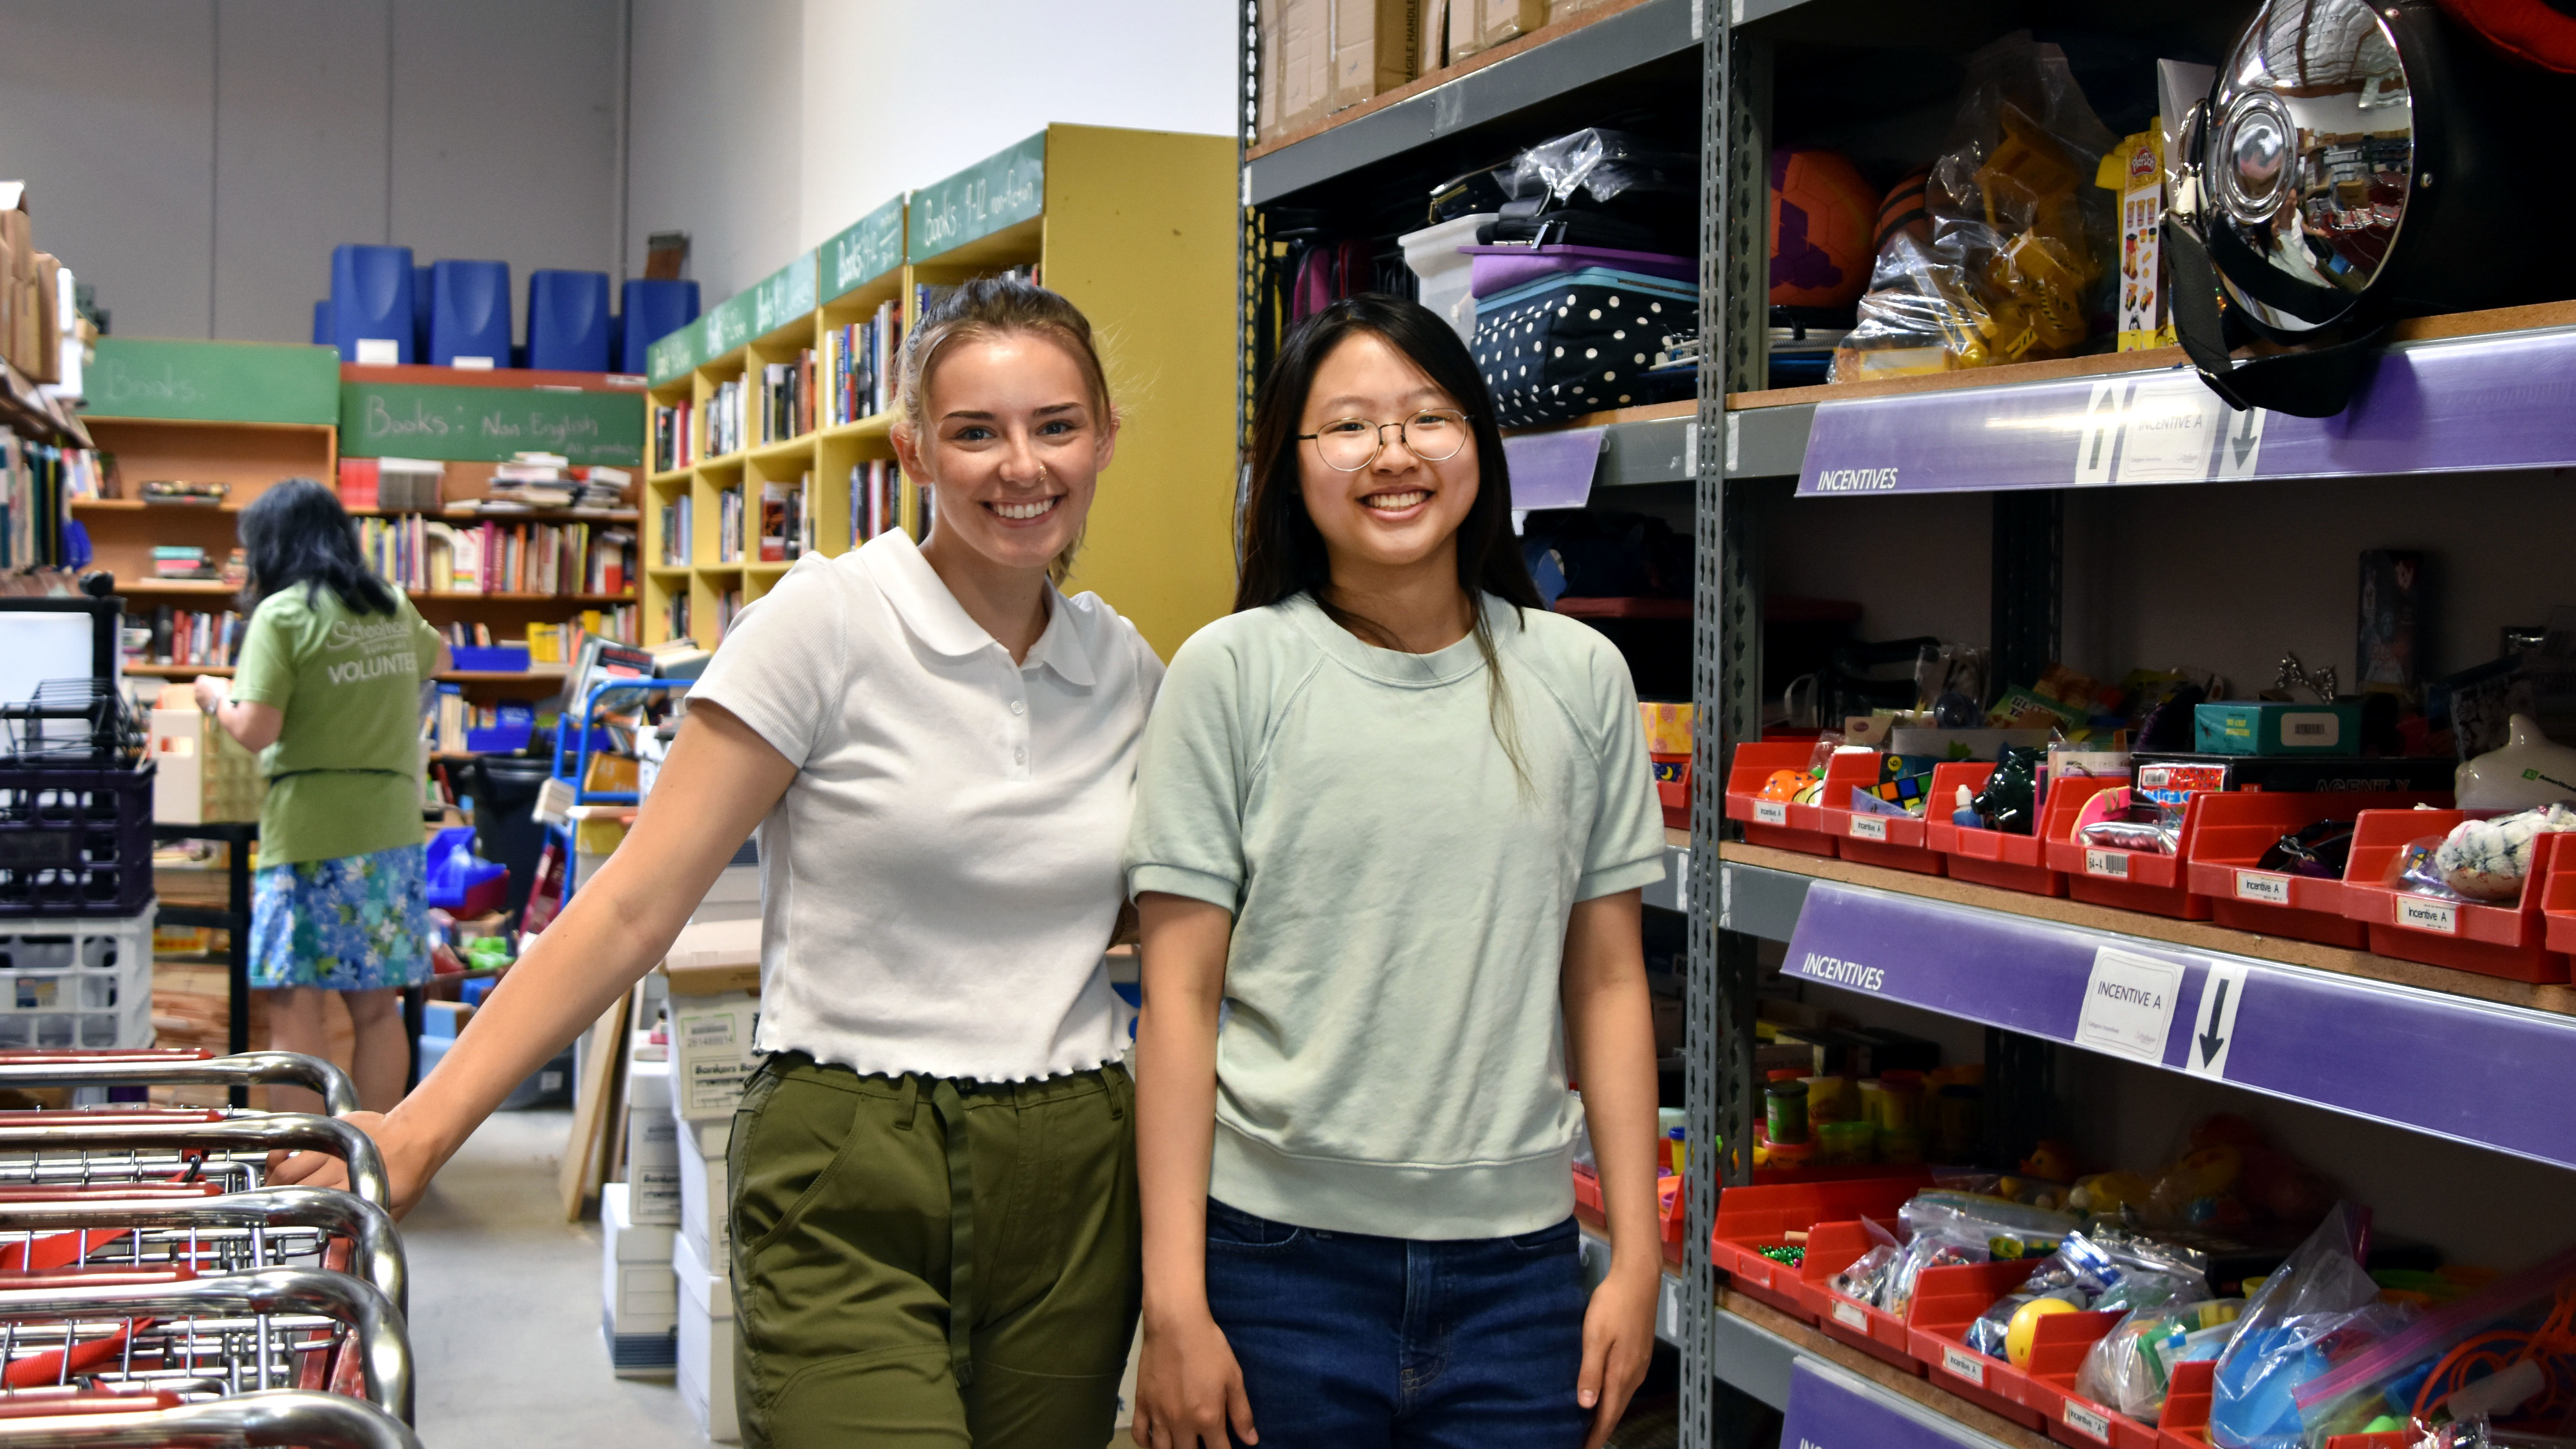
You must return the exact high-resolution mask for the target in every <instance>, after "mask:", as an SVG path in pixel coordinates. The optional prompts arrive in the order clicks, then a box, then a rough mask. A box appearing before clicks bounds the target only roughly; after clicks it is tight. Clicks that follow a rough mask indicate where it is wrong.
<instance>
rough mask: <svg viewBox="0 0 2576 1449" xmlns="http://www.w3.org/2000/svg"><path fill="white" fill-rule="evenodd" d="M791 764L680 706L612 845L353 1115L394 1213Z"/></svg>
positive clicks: (542, 1055)
mask: <svg viewBox="0 0 2576 1449" xmlns="http://www.w3.org/2000/svg"><path fill="white" fill-rule="evenodd" d="M796 769H797V767H796V765H795V764H794V763H793V762H791V761H789V760H788V758H787V757H786V756H784V755H782V754H780V753H778V751H777V750H775V749H773V748H771V747H770V745H769V743H768V742H767V741H766V740H763V739H762V738H761V737H760V736H759V735H758V734H757V733H755V732H754V731H753V730H752V728H751V727H750V726H749V725H746V724H744V723H743V722H742V721H741V720H740V719H738V718H737V717H735V716H734V715H733V714H731V713H729V712H728V711H726V710H724V709H723V708H721V707H719V706H717V705H715V704H714V703H712V702H699V703H695V704H693V705H691V707H690V709H689V713H688V716H687V718H686V720H685V721H684V722H683V723H682V724H681V726H680V734H679V738H678V739H677V740H675V741H673V742H672V745H671V754H670V758H669V760H668V761H667V762H666V763H664V765H663V766H662V771H661V775H660V777H659V779H658V780H657V781H656V783H655V784H654V786H653V793H652V794H651V795H650V796H648V797H647V798H646V801H645V804H644V809H643V812H642V813H641V814H640V815H639V816H638V817H637V819H636V821H635V828H634V829H633V830H632V831H630V832H628V834H627V837H626V840H625V842H624V843H623V844H621V845H619V846H618V848H617V853H616V854H614V855H612V856H610V857H609V858H608V863H607V864H606V865H605V866H602V867H601V868H600V871H599V874H598V875H597V876H596V877H595V878H593V879H592V880H590V881H588V882H586V883H585V884H584V885H583V886H582V888H581V891H580V893H579V894H577V895H575V896H574V897H573V899H572V904H571V905H569V906H567V907H565V909H564V913H563V914H562V915H560V916H558V917H556V918H555V920H554V921H553V922H552V923H551V924H549V925H548V926H547V927H546V929H545V931H544V933H543V934H541V935H538V936H536V937H534V938H532V939H531V940H530V942H529V944H528V948H527V953H526V954H525V955H524V956H522V957H521V958H520V959H519V963H518V965H516V966H514V967H512V968H511V970H510V974H509V975H508V976H506V977H504V978H503V979H502V982H501V985H500V987H499V988H498V989H497V990H495V991H494V992H493V993H492V996H491V999H490V1000H489V1001H488V1002H486V1003H485V1004H484V1007H483V1009H482V1010H480V1011H478V1012H476V1013H475V1014H474V1024H473V1026H472V1028H471V1029H470V1030H468V1031H467V1032H466V1033H465V1034H464V1035H462V1036H460V1037H458V1038H457V1039H456V1045H455V1046H454V1047H452V1048H450V1049H449V1050H448V1053H447V1058H446V1060H445V1061H442V1062H441V1063H439V1067H438V1070H437V1071H435V1072H432V1073H431V1074H430V1076H429V1080H427V1081H425V1082H423V1083H421V1084H420V1087H419V1089H418V1090H417V1091H415V1092H413V1093H412V1094H411V1095H410V1096H409V1097H407V1098H405V1099H404V1100H403V1103H402V1105H401V1106H398V1107H396V1108H395V1109H394V1110H393V1111H391V1112H389V1113H386V1114H385V1115H384V1116H383V1117H382V1118H376V1117H373V1116H371V1115H370V1114H367V1113H359V1114H356V1116H355V1118H354V1119H353V1120H356V1121H357V1122H358V1123H359V1125H361V1126H363V1127H365V1128H366V1129H367V1131H368V1132H369V1133H370V1134H371V1135H373V1136H374V1138H375V1139H376V1145H377V1146H378V1147H379V1148H380V1149H382V1150H383V1152H384V1157H385V1167H386V1169H387V1170H388V1171H389V1172H390V1173H391V1174H392V1177H393V1184H394V1207H395V1211H396V1212H398V1213H399V1212H406V1211H409V1210H410V1208H411V1206H412V1204H414V1203H416V1202H418V1201H419V1200H420V1194H421V1192H422V1190H423V1189H424V1188H426V1187H427V1186H428V1185H429V1180H430V1178H431V1177H432V1176H434V1175H435V1174H436V1173H437V1172H438V1169H439V1168H440V1167H441V1166H443V1165H444V1164H445V1163H446V1161H447V1159H448V1158H449V1157H450V1156H452V1155H454V1153H455V1152H456V1149H457V1148H459V1147H461V1146H463V1145H464V1142H465V1139H466V1138H467V1137H469V1136H471V1135H472V1134H473V1131H474V1129H475V1128H476V1127H478V1126H480V1125H481V1124H482V1121H483V1119H484V1118H485V1117H488V1116H490V1115H491V1114H492V1110H493V1109H494V1108H496V1107H498V1106H499V1105H500V1104H501V1101H502V1099H503V1098H505V1097H507V1096H509V1095H510V1092H511V1089H512V1088H514V1087H516V1086H517V1085H518V1084H519V1083H521V1082H523V1081H525V1080H527V1077H528V1074H529V1073H530V1072H533V1071H535V1070H536V1069H537V1068H539V1067H541V1066H543V1065H544V1064H545V1063H546V1061H547V1060H548V1059H549V1058H551V1057H552V1056H553V1055H554V1054H555V1053H556V1052H558V1051H561V1050H563V1046H564V1043H566V1042H568V1041H571V1040H572V1039H573V1038H574V1037H575V1036H577V1035H579V1034H580V1033H581V1032H582V1031H584V1030H586V1029H587V1028H588V1027H589V1026H590V1024H591V1023H592V1022H594V1021H596V1020H598V1019H599V1014H600V1013H601V1012H603V1011H605V1010H607V1009H608V1005H609V1003H610V1002H613V1001H615V1000H616V999H617V996H618V993H620V992H622V991H624V990H626V989H627V988H628V987H630V986H632V985H634V984H635V982H636V981H637V980H638V979H640V978H641V977H642V976H643V975H644V973H645V972H647V971H650V970H651V969H653V965H654V963H655V962H658V961H660V960H661V959H662V956H663V953H664V952H666V951H668V950H669V949H670V946H671V941H672V938H673V937H676V936H677V935H679V934H680V928H681V927H682V926H683V925H685V924H687V922H688V918H689V913H690V912H691V911H692V910H694V909H696V908H697V903H698V902H699V901H700V900H702V899H704V898H705V896H706V893H707V888H708V887H709V886H711V885H713V884H714V883H715V879H716V874H717V872H719V871H721V870H723V869H724V867H725V862H726V861H728V860H730V859H731V858H732V857H733V853H734V849H735V847H736V846H738V845H739V844H741V842H742V840H743V838H744V837H745V836H748V835H749V834H751V831H752V828H753V827H754V826H756V825H758V824H759V823H760V820H761V818H762V817H763V816H765V815H767V814H768V813H769V810H770V807H771V806H773V805H775V804H776V803H777V802H778V798H779V797H780V796H781V795H783V794H785V793H786V792H787V786H788V784H789V783H790V782H791V781H793V780H794V779H795V778H796ZM337 1169H338V1163H336V1162H334V1161H332V1160H330V1159H327V1158H321V1157H313V1156H305V1157H298V1158H296V1159H294V1160H293V1161H291V1162H289V1163H287V1164H286V1166H285V1168H284V1169H283V1170H282V1171H281V1172H280V1173H279V1174H278V1180H280V1181H282V1182H298V1181H312V1182H321V1183H329V1182H330V1181H331V1174H332V1173H333V1172H335V1171H336V1170H337Z"/></svg>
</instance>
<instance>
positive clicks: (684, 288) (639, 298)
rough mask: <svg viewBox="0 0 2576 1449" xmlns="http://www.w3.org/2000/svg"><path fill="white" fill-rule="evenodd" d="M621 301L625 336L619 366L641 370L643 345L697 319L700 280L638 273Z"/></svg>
mask: <svg viewBox="0 0 2576 1449" xmlns="http://www.w3.org/2000/svg"><path fill="white" fill-rule="evenodd" d="M620 305H621V306H622V307H624V309H625V310H624V311H623V312H622V313H621V314H620V315H621V316H623V317H624V318H625V319H626V336H625V338H624V346H623V347H622V348H621V349H620V350H619V354H618V359H617V370H618V371H620V372H642V371H643V370H644V349H646V348H648V347H650V346H652V345H653V344H654V343H656V342H659V341H661V340H662V339H663V338H665V337H668V336H670V335H671V334H672V333H674V332H677V331H679V330H680V329H681V328H683V327H686V326H688V325H689V324H690V323H692V322H695V321H697V320H698V284H697V283H695V282H671V281H656V280H654V279H652V278H649V277H636V278H633V279H631V280H630V281H628V282H627V284H626V286H625V288H624V299H623V301H622V302H621V303H620Z"/></svg>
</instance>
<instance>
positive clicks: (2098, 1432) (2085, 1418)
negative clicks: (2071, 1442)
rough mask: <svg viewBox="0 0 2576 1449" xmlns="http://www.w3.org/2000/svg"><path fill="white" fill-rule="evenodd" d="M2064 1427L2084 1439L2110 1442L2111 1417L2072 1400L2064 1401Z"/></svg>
mask: <svg viewBox="0 0 2576 1449" xmlns="http://www.w3.org/2000/svg"><path fill="white" fill-rule="evenodd" d="M2066 1427H2067V1428H2069V1429H2072V1430H2074V1431H2075V1432H2076V1433H2078V1434H2082V1435H2084V1436H2085V1437H2086V1438H2089V1439H2098V1440H2100V1441H2101V1442H2102V1443H2105V1444H2108V1443H2110V1442H2111V1416H2110V1415H2108V1414H2105V1413H2103V1412H2102V1411H2101V1410H2099V1409H2096V1408H2094V1407H2092V1406H2091V1405H2089V1404H2084V1403H2080V1402H2078V1401H2077V1400H2074V1399H2068V1400H2067V1401H2066Z"/></svg>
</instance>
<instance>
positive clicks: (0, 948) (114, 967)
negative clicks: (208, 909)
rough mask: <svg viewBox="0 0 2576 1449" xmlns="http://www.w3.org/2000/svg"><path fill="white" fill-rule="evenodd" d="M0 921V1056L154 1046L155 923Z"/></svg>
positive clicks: (148, 917) (146, 918)
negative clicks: (10, 1051) (8, 1051)
mask: <svg viewBox="0 0 2576 1449" xmlns="http://www.w3.org/2000/svg"><path fill="white" fill-rule="evenodd" d="M155 914H156V912H155V911H150V910H147V911H145V912H144V913H143V914H142V915H139V916H123V917H114V918H108V919H100V920H82V919H79V918H77V917H65V918H63V919H59V920H26V919H10V920H6V921H0V1049H5V1048H16V1047H42V1048H49V1049H56V1050H60V1049H65V1048H70V1047H148V1046H150V1045H152V918H153V916H154V915H155Z"/></svg>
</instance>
